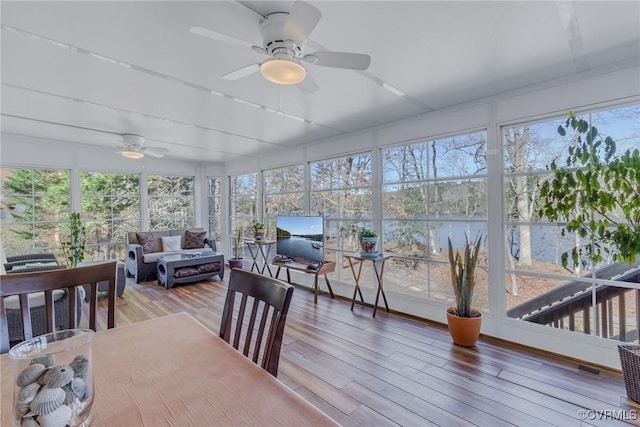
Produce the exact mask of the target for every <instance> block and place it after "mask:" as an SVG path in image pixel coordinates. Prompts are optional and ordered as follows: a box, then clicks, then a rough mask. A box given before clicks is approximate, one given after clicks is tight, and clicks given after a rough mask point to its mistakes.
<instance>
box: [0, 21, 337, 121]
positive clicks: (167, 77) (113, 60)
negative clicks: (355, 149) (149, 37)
mask: <svg viewBox="0 0 640 427" xmlns="http://www.w3.org/2000/svg"><path fill="white" fill-rule="evenodd" d="M0 27H1V28H2V29H3V30H6V31H10V32H12V33H16V34H20V35H22V36H24V37H29V38H32V39H34V40H38V41H41V42H44V43H47V44H51V45H53V46H56V47H60V48H64V49H69V50H71V51H73V52H75V53H77V54H80V55H84V56H87V57H89V58H93V59H98V60H100V61H105V62H108V63H110V64H114V65H119V66H121V67H125V68H128V69H131V70H135V71H138V72H141V73H145V74H147V75H150V76H154V77H159V78H162V79H165V80H169V81H172V82H175V83H180V84H183V85H185V86H188V87H190V88H193V89H196V90H199V91H202V92H205V93H208V94H214V95H218V94H220V93H221V92H218V91H216V90H214V89H212V88H208V87H205V86H202V85H200V84H197V83H192V82H189V81H186V80H182V79H179V78H177V77H173V76H170V75H167V74H163V73H159V72H157V71H154V70H151V69H149V68H145V67H142V66H139V65H135V64H130V63H127V62H124V61H120V60H119V59H116V58H112V57H109V56H105V55H101V54H99V53H96V52H93V51H89V50H86V49H83V48H79V47H77V46H73V45H70V44H67V43H63V42H60V41H57V40H53V39H50V38H47V37H44V36H41V35H39V34H35V33H31V32H29V31H26V30H23V29H20V28H17V27H13V26H11V25H7V24H0ZM222 95H224V96H225V97H226V98H228V99H230V100H232V101H236V102H238V101H241V99H240V98H238V97H235V96H232V95H229V94H224V93H223V94H222ZM242 101H243V103H244V104H252V102H251V101H247V100H242ZM260 107H262V108H263V109H264V110H265V111H269V112H274V111H276V110H273V109H271V108H269V107H268V106H266V105H260ZM276 112H277V111H276ZM279 115H280V116H283V117H287V118H290V119H294V120H296V121H298V122H300V121H302V122H304V123H307V124H310V125H314V126H318V127H321V128H325V129H329V130H332V131H337V129H333V128H331V127H330V126H326V125H322V124H319V123H314V122H312V121H310V120H308V119H305V118H302V117H298V116H296V115H294V114H290V113H286V112H285V114H279Z"/></svg>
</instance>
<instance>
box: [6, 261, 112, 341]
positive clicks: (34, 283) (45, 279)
mask: <svg viewBox="0 0 640 427" xmlns="http://www.w3.org/2000/svg"><path fill="white" fill-rule="evenodd" d="M0 281H1V282H2V286H0V300H1V301H2V302H1V306H0V308H1V310H0V320H2V322H0V337H1V339H0V353H5V352H7V351H8V350H9V346H10V344H11V343H10V342H9V330H8V321H7V309H6V304H5V301H4V298H5V297H8V296H12V295H18V299H19V303H20V304H19V306H20V308H19V309H20V318H21V320H22V337H24V339H25V340H26V339H30V338H32V337H33V329H32V321H31V309H32V308H31V307H30V304H29V294H32V293H36V292H42V293H43V295H44V304H45V307H44V308H45V311H46V314H45V317H46V323H47V331H48V332H53V331H54V330H55V328H56V315H55V307H56V306H55V304H54V292H53V291H55V290H64V291H65V292H66V294H67V295H66V296H67V302H66V304H68V306H69V310H68V312H69V316H68V319H67V321H66V323H67V324H66V326H65V329H66V328H75V327H76V325H77V324H78V320H79V319H78V317H77V311H76V310H77V307H78V304H81V301H79V299H78V295H77V293H76V287H78V286H82V285H85V284H89V285H90V286H89V287H88V288H89V289H90V293H91V295H89V300H90V304H89V328H90V329H93V330H96V312H97V294H98V293H97V289H98V287H97V283H98V282H108V286H107V292H108V295H109V300H108V307H107V328H109V329H110V328H114V327H115V307H116V299H115V296H116V262H115V261H109V262H104V263H99V264H92V265H87V266H83V267H77V268H70V269H62V270H50V271H42V272H34V273H14V274H8V275H3V276H1V277H0Z"/></svg>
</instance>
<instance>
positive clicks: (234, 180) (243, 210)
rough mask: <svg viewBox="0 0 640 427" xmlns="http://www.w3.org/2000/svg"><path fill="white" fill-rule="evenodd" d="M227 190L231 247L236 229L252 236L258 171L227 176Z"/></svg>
mask: <svg viewBox="0 0 640 427" xmlns="http://www.w3.org/2000/svg"><path fill="white" fill-rule="evenodd" d="M229 191H230V193H229V207H230V209H229V215H230V218H229V226H230V228H229V230H230V232H229V239H230V246H229V247H233V244H232V242H231V241H232V240H233V238H234V237H235V236H236V235H237V233H238V231H240V234H241V235H242V236H243V237H246V238H249V237H253V232H252V231H251V224H252V223H253V221H255V220H257V219H258V173H257V172H254V173H250V174H246V175H237V176H232V177H229ZM242 250H244V247H243V248H242Z"/></svg>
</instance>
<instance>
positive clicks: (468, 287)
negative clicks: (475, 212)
mask: <svg viewBox="0 0 640 427" xmlns="http://www.w3.org/2000/svg"><path fill="white" fill-rule="evenodd" d="M465 238H466V243H465V245H464V248H463V252H462V254H460V251H458V250H456V251H455V253H454V250H453V245H452V244H451V238H449V266H450V267H451V285H452V286H453V293H454V295H455V298H456V311H457V313H456V314H457V315H458V316H460V317H474V316H473V314H472V309H471V300H472V299H473V291H474V289H475V287H476V265H477V264H478V253H479V251H480V244H481V243H482V235H481V234H480V233H478V236H477V237H476V240H475V241H474V242H470V241H469V237H468V236H466V235H465Z"/></svg>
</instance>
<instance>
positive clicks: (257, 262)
mask: <svg viewBox="0 0 640 427" xmlns="http://www.w3.org/2000/svg"><path fill="white" fill-rule="evenodd" d="M245 243H246V244H247V248H248V249H249V253H250V254H251V260H252V261H253V263H252V264H251V271H253V269H254V268H255V269H256V270H257V271H258V273H260V274H264V270H265V269H266V270H267V271H268V272H269V276H270V277H273V273H272V272H271V268H269V252H271V246H273V245H275V244H276V243H277V242H276V241H275V240H246V241H245ZM265 247H266V248H267V249H266V252H265V249H264V248H265Z"/></svg>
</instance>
